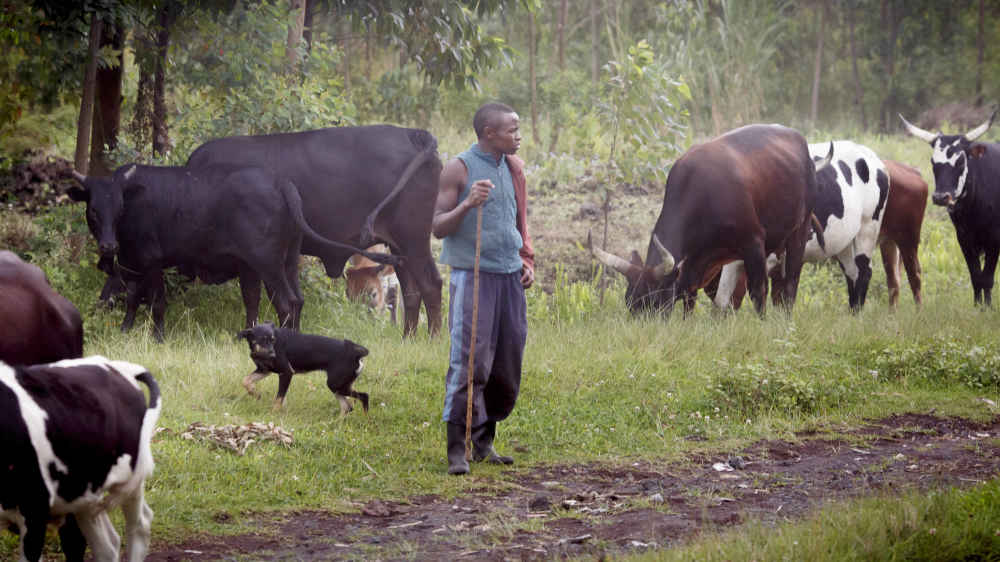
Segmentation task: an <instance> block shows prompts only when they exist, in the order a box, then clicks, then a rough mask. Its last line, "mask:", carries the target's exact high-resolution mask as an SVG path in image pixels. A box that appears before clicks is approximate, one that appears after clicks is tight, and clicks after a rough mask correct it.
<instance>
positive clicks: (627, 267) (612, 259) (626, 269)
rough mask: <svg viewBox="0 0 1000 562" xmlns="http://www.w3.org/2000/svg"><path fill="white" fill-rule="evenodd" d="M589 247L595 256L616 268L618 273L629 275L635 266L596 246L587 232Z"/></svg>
mask: <svg viewBox="0 0 1000 562" xmlns="http://www.w3.org/2000/svg"><path fill="white" fill-rule="evenodd" d="M587 247H588V248H590V253H591V254H593V255H594V257H595V258H597V260H598V261H599V262H601V263H603V264H604V265H606V266H608V267H610V268H611V269H614V270H615V271H617V272H618V273H621V274H622V275H624V276H626V277H628V276H629V275H630V273H631V271H632V268H633V267H634V266H633V265H632V264H631V263H629V262H628V260H626V259H624V258H620V257H618V256H616V255H614V254H611V253H608V252H605V251H604V250H602V249H600V248H596V247H594V245H593V243H591V241H590V233H589V232H588V233H587Z"/></svg>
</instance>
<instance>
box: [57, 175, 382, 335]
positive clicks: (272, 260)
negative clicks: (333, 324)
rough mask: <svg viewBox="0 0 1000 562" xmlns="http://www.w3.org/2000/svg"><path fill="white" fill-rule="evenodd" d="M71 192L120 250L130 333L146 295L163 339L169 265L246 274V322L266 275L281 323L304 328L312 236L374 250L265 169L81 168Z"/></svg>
mask: <svg viewBox="0 0 1000 562" xmlns="http://www.w3.org/2000/svg"><path fill="white" fill-rule="evenodd" d="M76 178H77V180H78V181H79V182H80V184H81V185H82V186H83V187H82V188H73V189H71V190H69V192H68V193H69V195H70V197H71V198H73V199H74V200H76V201H85V202H86V203H87V225H88V226H89V227H90V231H91V233H92V234H93V235H94V237H95V238H96V239H97V244H98V249H99V251H100V254H101V260H102V261H112V260H114V259H115V257H116V256H117V259H118V266H119V269H120V271H121V273H122V276H123V277H124V278H125V280H126V281H135V282H137V283H138V287H137V288H136V289H135V290H130V291H129V295H128V299H127V301H128V307H127V310H126V313H125V319H124V321H123V322H122V330H123V331H126V330H128V329H129V328H131V326H132V323H133V322H134V320H135V313H136V310H137V308H138V305H139V299H140V297H142V296H144V295H145V296H148V297H149V299H150V301H151V302H152V308H153V321H154V334H155V336H156V339H157V340H159V341H162V339H163V316H164V313H165V311H166V296H165V291H164V286H163V273H162V272H163V269H164V268H167V267H171V266H179V269H180V270H181V271H182V272H184V273H187V274H190V275H195V274H196V275H197V276H198V277H199V278H200V279H202V280H203V281H205V282H208V283H221V282H223V281H226V280H228V279H232V278H233V277H237V276H238V277H239V280H240V290H241V292H242V293H243V304H244V306H245V307H246V312H247V320H246V322H247V326H248V327H249V326H252V325H254V324H255V323H256V321H257V314H258V306H259V301H260V282H261V281H263V282H264V284H265V285H266V286H267V287H268V289H269V292H270V293H272V298H273V300H274V304H275V309H276V311H277V313H278V318H279V319H280V321H281V322H282V324H286V325H289V326H291V327H292V328H294V329H298V326H299V314H300V311H301V308H302V292H301V290H300V289H299V277H298V261H299V248H300V245H301V243H302V239H303V236H305V238H306V239H307V240H311V241H312V242H313V244H315V245H316V246H317V247H327V248H330V249H331V250H339V251H357V252H359V253H362V254H365V255H366V256H367V257H369V258H371V259H374V260H376V261H387V262H390V263H395V259H394V258H392V257H391V256H385V255H379V254H372V253H369V252H364V251H362V250H358V249H357V248H352V247H350V246H346V245H343V244H340V243H338V242H331V241H329V240H325V239H323V238H322V237H321V236H319V235H318V234H316V233H315V232H313V230H312V229H311V228H310V227H309V224H308V223H307V222H305V219H304V218H303V215H302V202H301V200H300V199H299V196H298V191H297V190H296V189H295V187H294V186H293V185H291V184H290V183H289V182H288V181H287V180H284V179H279V178H276V177H275V176H274V175H273V174H272V173H271V172H269V171H268V170H265V169H263V168H251V167H239V166H232V165H215V166H204V167H202V168H198V169H191V168H184V167H164V166H137V165H135V164H127V165H125V166H121V167H120V168H118V169H117V170H115V172H114V175H113V176H112V177H111V178H110V179H109V178H88V177H86V176H82V175H80V174H76Z"/></svg>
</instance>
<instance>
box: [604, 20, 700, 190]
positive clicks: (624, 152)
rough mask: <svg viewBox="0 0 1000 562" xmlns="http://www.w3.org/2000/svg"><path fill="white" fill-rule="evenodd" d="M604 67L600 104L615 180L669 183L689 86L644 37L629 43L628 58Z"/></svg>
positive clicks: (683, 127)
mask: <svg viewBox="0 0 1000 562" xmlns="http://www.w3.org/2000/svg"><path fill="white" fill-rule="evenodd" d="M605 71H606V72H607V79H606V81H605V83H604V87H605V95H604V98H603V99H602V100H601V101H600V102H599V103H598V108H599V113H600V115H601V117H602V119H603V121H604V122H605V123H606V124H607V126H608V127H609V128H610V129H611V138H612V141H611V153H610V155H609V157H608V160H609V162H610V164H611V171H610V176H611V179H612V180H614V181H615V182H616V183H617V182H620V181H625V182H630V183H636V182H637V180H638V179H639V178H641V179H642V181H648V180H649V179H651V178H656V179H657V180H660V181H666V179H667V166H666V163H667V162H668V159H669V158H670V157H671V156H673V155H675V154H679V153H680V152H681V151H682V150H683V148H682V146H681V143H682V141H684V140H686V138H685V133H686V129H687V110H686V109H685V108H684V102H685V101H688V100H690V99H691V93H690V91H689V90H688V87H687V85H686V84H684V82H682V81H679V80H675V79H672V78H670V77H669V74H668V72H667V69H666V67H665V66H664V65H663V64H662V63H658V62H657V61H656V56H655V53H654V51H653V49H652V47H651V46H650V45H649V43H647V42H646V41H645V40H642V41H639V42H638V43H637V44H635V45H633V46H631V47H629V48H628V53H627V55H626V56H625V58H624V60H621V61H611V62H609V63H608V64H607V66H605ZM619 142H621V143H622V145H623V146H621V147H620V148H619V147H618V143H619Z"/></svg>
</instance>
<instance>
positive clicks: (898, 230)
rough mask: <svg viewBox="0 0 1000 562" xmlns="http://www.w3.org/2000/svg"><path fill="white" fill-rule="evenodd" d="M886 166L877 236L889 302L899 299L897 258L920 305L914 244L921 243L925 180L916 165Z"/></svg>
mask: <svg viewBox="0 0 1000 562" xmlns="http://www.w3.org/2000/svg"><path fill="white" fill-rule="evenodd" d="M885 167H886V169H887V170H888V171H889V185H890V186H891V188H890V189H889V201H888V202H886V204H885V216H884V217H882V231H881V232H880V233H879V237H878V238H879V246H880V248H881V250H882V265H884V266H885V279H886V285H887V287H888V289H889V306H890V307H893V308H895V307H896V303H897V302H898V301H899V262H900V258H902V262H903V267H905V268H906V278H907V279H909V281H910V291H912V292H913V300H914V301H915V302H916V303H917V304H918V305H919V304H920V303H921V300H922V299H921V295H920V260H919V259H918V258H917V247H918V246H920V228H921V226H922V225H923V223H924V211H925V210H926V209H927V182H925V181H924V179H923V178H922V177H920V172H919V171H918V170H917V169H916V168H913V167H911V166H907V165H906V164H901V163H899V162H894V161H892V160H885Z"/></svg>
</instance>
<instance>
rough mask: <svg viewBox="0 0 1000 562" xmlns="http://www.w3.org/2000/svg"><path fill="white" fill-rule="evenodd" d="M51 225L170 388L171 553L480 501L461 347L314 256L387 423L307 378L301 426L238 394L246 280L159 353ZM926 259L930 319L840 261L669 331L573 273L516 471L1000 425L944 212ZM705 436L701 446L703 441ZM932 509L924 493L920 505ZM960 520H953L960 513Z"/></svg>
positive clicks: (198, 305) (327, 305) (330, 315)
mask: <svg viewBox="0 0 1000 562" xmlns="http://www.w3.org/2000/svg"><path fill="white" fill-rule="evenodd" d="M811 140H812V139H811ZM860 142H862V143H864V144H867V145H868V146H870V147H872V148H873V149H875V150H876V152H878V153H880V154H882V155H884V156H886V157H889V158H893V159H897V160H901V161H903V162H908V163H911V164H914V165H918V166H919V167H920V168H921V169H922V171H923V173H924V178H925V179H926V180H928V182H929V183H931V184H932V186H933V181H932V180H931V175H930V173H929V162H928V160H929V152H930V151H929V148H927V147H926V145H925V144H924V143H921V142H919V141H916V140H915V139H912V138H902V137H899V138H896V137H893V138H867V139H861V141H860ZM528 152H529V154H530V152H531V149H530V147H529V150H528ZM555 199H556V198H555V197H553V198H552V199H551V200H550V199H549V198H547V197H536V198H535V200H534V201H533V204H534V205H535V206H544V205H547V204H558V203H557V202H556V200H555ZM62 212H76V213H80V214H82V210H81V209H71V210H69V211H62ZM37 222H39V221H37V220H36V223H37ZM42 222H44V220H43V221H42ZM53 223H55V224H58V223H60V221H58V220H51V219H50V220H49V223H46V224H45V226H44V228H45V229H46V230H44V232H46V233H48V234H46V235H45V236H47V237H53V238H56V239H57V242H56V243H54V244H52V245H51V249H50V250H49V251H48V253H45V254H39V255H37V256H36V258H37V260H36V261H38V262H40V263H41V264H42V265H43V266H45V267H46V269H47V271H49V274H50V277H51V278H52V279H53V283H54V284H55V285H56V286H57V288H58V289H59V290H60V291H61V292H63V293H64V294H67V295H69V296H70V298H71V299H72V300H74V302H75V303H76V304H77V305H78V307H79V308H80V309H81V311H82V312H83V314H84V316H85V319H86V321H85V326H86V352H87V353H88V354H102V355H106V356H108V357H112V358H117V359H125V360H129V361H133V362H136V363H140V364H142V365H145V366H146V367H147V368H149V369H150V370H151V371H152V372H153V374H154V375H155V376H156V378H157V380H158V382H159V384H160V387H161V389H162V392H163V396H164V403H165V406H164V410H163V415H162V417H161V419H160V425H161V426H162V427H163V428H164V431H162V432H160V433H158V434H157V436H156V438H155V441H154V444H153V451H154V456H155V458H156V463H157V466H156V473H155V474H154V476H153V477H152V479H151V480H149V481H148V482H147V485H146V489H147V498H148V501H149V504H150V506H151V507H152V508H153V510H154V511H155V513H156V515H155V520H154V529H153V533H154V540H155V541H164V540H167V541H173V540H179V539H181V538H183V537H185V536H187V535H190V534H191V533H194V532H207V533H239V532H242V531H247V530H248V528H247V527H245V525H246V523H243V522H242V518H239V517H233V518H223V517H218V515H219V514H221V513H226V514H233V515H235V514H239V513H244V512H260V511H272V510H279V511H280V510H293V509H300V508H320V509H328V510H334V511H337V510H351V509H354V507H352V506H351V504H350V502H351V501H354V500H362V501H363V500H366V499H370V498H381V499H399V500H401V499H405V498H406V497H409V496H412V495H418V494H440V495H443V496H450V495H454V494H459V493H461V492H462V490H463V487H464V486H465V485H466V482H465V481H464V480H463V479H460V478H450V477H447V476H446V475H445V468H446V462H445V456H444V428H443V424H442V422H441V421H440V414H441V407H442V402H443V398H444V385H443V379H444V375H445V370H446V367H447V364H446V362H447V353H448V347H447V346H448V342H447V340H446V338H443V337H439V338H435V339H430V338H428V337H427V335H426V323H425V322H422V324H421V331H420V333H419V335H418V336H417V337H415V338H412V339H408V340H405V341H404V340H402V334H401V329H400V328H399V327H398V326H393V325H391V324H389V323H388V322H387V321H386V320H385V319H382V318H372V317H371V316H370V315H369V314H368V313H367V312H366V311H365V310H364V309H363V308H362V307H361V306H360V305H356V304H353V303H348V302H346V301H345V300H344V299H343V296H342V295H343V287H342V281H331V280H329V279H327V278H326V277H324V276H323V275H322V269H321V267H319V266H318V265H317V264H316V262H315V261H314V260H313V259H312V258H309V259H308V260H307V263H306V266H305V268H304V273H303V280H304V286H305V287H304V288H305V292H306V307H305V310H304V317H303V323H302V329H303V331H305V332H311V333H320V334H325V335H330V336H334V337H339V338H344V337H347V338H350V339H352V340H354V341H357V342H359V343H361V344H363V345H365V346H366V347H368V348H369V349H370V350H371V355H370V357H369V358H368V361H367V362H366V367H365V370H364V372H363V373H362V374H361V377H360V378H359V379H358V381H357V383H356V384H355V388H356V389H358V390H362V391H365V392H368V393H369V394H370V396H371V401H372V402H371V404H372V408H371V412H370V413H369V414H368V415H365V414H364V413H362V412H361V410H360V408H357V409H356V410H355V411H354V412H353V413H351V414H349V415H347V416H344V417H341V416H340V415H339V408H338V405H337V401H336V400H335V398H334V397H333V395H332V394H330V392H329V391H328V390H327V389H326V386H325V381H324V377H323V375H322V374H321V373H313V374H307V375H298V376H296V377H295V379H294V380H293V382H292V385H291V389H290V392H289V394H288V397H287V400H286V404H285V408H284V410H283V411H281V412H272V411H271V399H272V398H273V396H274V393H275V391H276V387H277V379H276V377H270V378H268V379H265V380H264V381H262V382H261V383H259V384H258V389H259V390H260V391H261V392H262V394H263V395H264V399H263V400H259V401H258V400H255V399H253V398H251V397H249V396H248V395H247V393H246V392H245V391H244V389H243V388H242V387H241V386H240V381H241V380H242V378H243V376H245V375H246V374H247V373H249V372H250V371H252V370H253V364H252V362H251V361H250V358H249V354H248V351H247V347H246V344H245V342H242V341H240V342H237V341H235V340H234V335H235V333H236V332H237V331H238V330H239V329H240V328H242V325H243V309H242V303H241V301H240V297H239V291H238V289H237V288H236V285H235V283H230V284H226V285H222V286H202V285H193V286H190V288H188V289H187V290H184V291H173V292H172V293H171V301H170V305H169V308H168V314H167V320H166V343H164V344H162V345H161V344H156V343H155V342H154V341H153V339H152V337H151V335H150V327H151V321H150V320H149V318H148V316H144V315H140V319H139V321H138V322H137V325H136V329H134V330H133V331H132V332H131V333H128V334H121V333H120V332H119V331H118V324H119V323H120V321H121V317H122V314H123V311H122V310H121V309H120V308H119V309H117V310H112V311H104V310H102V309H99V308H98V307H97V304H96V296H97V293H98V291H99V289H100V283H101V278H100V276H99V275H98V274H97V273H96V272H95V271H94V270H93V268H92V266H91V265H90V263H91V262H90V261H88V259H89V258H86V257H84V258H82V259H80V265H66V264H65V263H60V262H59V261H58V260H59V259H61V258H60V256H65V255H66V252H67V251H68V250H66V247H67V244H65V243H63V242H59V241H58V240H61V239H60V238H59V237H60V236H66V235H67V234H66V232H64V231H59V232H52V231H51V230H47V229H49V228H51V224H53ZM648 228H651V225H648V226H647V232H648ZM60 232H61V233H60ZM91 244H92V243H91ZM637 244H638V245H644V244H645V242H641V243H638V242H637ZM920 258H921V261H922V265H923V271H924V301H925V305H924V306H923V307H922V308H920V309H918V308H916V307H915V306H914V304H913V300H912V298H911V297H910V294H909V288H908V285H907V284H905V282H904V286H903V289H902V292H901V298H900V306H899V309H898V310H897V311H895V312H893V313H890V312H889V311H888V306H887V303H886V291H885V275H884V272H883V270H882V266H881V263H880V262H879V261H878V258H876V264H875V266H874V268H875V274H874V278H873V283H872V287H871V289H870V291H869V300H868V304H867V305H866V307H865V309H864V310H863V311H862V312H861V313H859V314H851V313H849V312H848V310H847V306H846V289H845V288H844V282H843V279H842V276H841V274H840V271H839V268H837V267H836V266H835V265H834V264H832V263H831V264H827V265H822V266H813V265H807V266H806V268H805V270H804V271H803V274H802V285H801V287H800V292H799V297H800V298H799V301H798V303H797V305H796V306H795V308H794V310H793V311H792V312H791V313H785V312H783V311H780V310H774V309H770V310H769V311H768V313H767V315H766V317H765V318H763V319H761V318H758V317H757V316H756V315H755V314H753V312H752V307H749V306H745V307H744V308H743V309H742V310H740V311H739V312H737V313H736V314H733V315H729V316H724V315H719V314H717V313H714V312H713V311H712V310H711V308H710V306H708V301H707V300H706V299H704V298H703V297H702V298H701V300H700V301H699V306H698V307H697V309H696V310H695V312H694V314H693V315H691V316H690V317H689V318H686V319H684V318H682V317H681V314H679V311H677V313H675V314H674V315H672V316H671V317H670V318H669V319H662V318H634V317H631V316H630V315H629V314H628V313H627V312H626V311H625V309H624V305H623V302H622V298H623V297H622V295H623V290H624V286H623V283H622V281H621V279H616V280H615V283H614V284H613V285H612V287H611V289H610V290H609V291H608V292H607V293H606V294H605V295H604V299H603V303H602V302H601V299H600V298H599V296H598V290H597V288H596V284H595V283H593V282H592V281H587V280H583V281H572V280H570V279H566V278H562V279H560V281H559V282H557V283H555V284H553V285H552V286H548V287H537V288H535V289H532V290H531V291H530V292H529V293H530V294H529V337H528V346H527V350H526V357H525V362H524V376H523V383H522V392H521V396H520V399H519V402H518V405H517V408H516V409H515V411H514V413H513V415H512V416H511V417H510V418H509V419H508V420H507V421H505V422H503V423H502V424H501V426H500V433H499V437H498V448H500V449H502V450H504V451H506V450H509V449H510V448H512V447H514V446H517V447H518V449H519V450H522V451H526V452H521V453H519V454H518V455H517V456H518V459H519V461H520V462H519V464H518V468H519V469H530V467H531V466H532V464H535V463H573V462H585V461H591V460H602V461H608V462H626V461H630V460H634V459H649V458H655V459H676V460H683V459H684V458H686V456H687V455H690V454H691V453H693V452H696V451H711V450H721V449H727V450H728V449H733V448H736V447H739V446H740V445H741V444H747V443H749V442H752V441H755V440H758V439H770V438H778V437H787V436H789V435H791V433H792V432H793V431H795V430H797V429H801V428H804V427H811V426H816V425H819V424H825V423H833V422H837V423H839V422H845V423H847V424H852V423H857V422H859V421H860V420H862V419H863V418H868V417H879V416H885V415H888V414H890V413H894V412H904V411H920V412H924V411H928V410H931V409H932V408H934V409H936V411H937V413H938V414H939V415H960V416H965V417H971V418H976V419H989V418H992V417H993V416H995V415H996V413H997V412H995V411H991V409H990V408H989V407H988V406H987V405H986V404H985V403H984V402H982V401H980V400H979V399H980V398H987V399H990V400H993V401H994V402H997V401H1000V345H998V343H997V339H996V336H995V334H996V329H997V327H998V324H1000V320H998V315H997V313H996V311H995V310H984V309H977V308H974V307H973V305H972V291H971V286H970V283H969V280H968V273H967V271H966V268H965V264H964V262H963V261H962V258H961V253H960V251H959V249H958V246H957V243H956V241H955V235H954V229H953V227H952V225H951V224H950V222H949V221H948V219H947V217H946V216H945V214H944V213H943V212H942V211H941V210H940V209H937V208H930V209H929V210H928V215H927V218H926V220H925V223H924V230H923V242H922V245H921V250H920ZM579 259H580V260H587V259H588V258H587V257H586V256H585V255H584V256H581V257H580V258H579ZM539 265H540V268H554V267H555V266H556V264H553V263H551V262H547V261H546V259H545V248H544V247H541V248H539ZM445 287H447V282H446V283H445ZM542 289H545V290H542ZM446 297H447V296H446ZM445 302H447V298H445ZM262 308H263V307H262ZM143 310H144V311H145V309H143ZM263 310H264V313H263V314H264V317H265V318H273V313H272V312H271V311H270V309H268V308H263ZM144 314H145V312H144ZM194 422H202V423H205V424H216V425H223V424H246V423H250V422H273V423H275V424H277V425H279V426H281V427H282V428H284V429H286V430H288V431H290V432H291V433H292V435H293V436H294V443H293V444H292V445H291V446H283V445H279V444H275V443H271V442H262V443H259V444H254V445H251V446H250V447H249V448H248V449H247V451H246V454H245V455H243V456H238V455H236V454H234V453H232V452H230V451H228V450H225V449H222V448H217V447H214V446H211V445H208V444H206V443H203V442H198V441H193V440H187V439H184V438H182V437H181V433H182V432H183V431H184V430H185V429H186V428H187V427H188V426H189V425H190V424H191V423H194ZM692 435H697V436H699V437H701V438H704V440H699V441H697V442H693V441H691V440H690V439H686V438H688V437H690V436H692ZM477 472H478V473H479V474H485V475H488V476H490V475H495V476H496V477H497V478H498V485H500V486H502V485H503V483H502V480H501V479H499V475H500V471H499V469H495V468H490V467H483V468H478V467H477ZM991 486H992V487H989V488H985V489H984V490H985V491H984V492H982V493H984V494H993V495H995V494H996V487H995V483H994V484H993V485H991ZM921 501H923V500H921V499H919V498H915V499H913V498H911V499H910V500H908V502H909V503H908V504H906V505H911V504H913V503H914V502H917V503H919V502H921ZM954 501H955V502H958V503H959V504H961V501H962V500H961V499H956V500H954ZM882 505H883V504H882V503H865V502H861V503H858V504H852V505H851V507H850V509H849V510H848V511H847V512H846V515H844V517H848V518H850V517H851V514H857V517H858V518H860V519H858V520H859V521H865V522H866V523H865V525H866V526H867V527H870V528H871V529H868V528H865V529H858V530H857V531H856V532H857V533H865V534H869V533H877V534H879V535H880V536H882V535H885V536H887V537H890V538H887V539H885V540H887V541H890V542H891V537H892V536H895V535H892V534H891V533H890V531H891V529H889V527H890V526H891V525H890V523H889V522H888V521H887V520H886V518H887V517H888V518H891V517H892V516H891V514H890V512H889V511H887V510H882V509H880V506H882ZM944 505H945V506H946V507H945V508H942V509H944V510H945V512H948V510H949V509H950V508H948V507H947V506H948V505H952V504H947V503H946V504H944ZM900 509H903V510H904V511H905V510H907V509H914V508H911V507H905V506H904V507H901V508H900ZM921 509H922V508H921ZM954 509H959V508H958V507H955V508H954ZM994 514H995V512H994ZM949 517H950V516H948V515H947V513H946V514H945V515H941V522H940V523H939V525H940V526H941V527H947V526H948V525H949V524H951V523H949V521H950V520H949ZM220 521H222V522H220ZM842 524H843V525H850V524H851V523H850V522H844V523H842ZM815 525H817V523H816V522H813V521H806V522H802V523H801V524H799V525H798V526H795V527H792V528H789V529H787V530H782V531H781V532H780V533H774V532H773V530H771V529H769V530H766V531H764V530H761V529H758V528H756V527H753V526H749V527H748V528H746V529H745V530H744V529H742V528H741V529H736V530H733V531H731V534H735V535H738V536H742V537H744V538H743V539H742V540H743V541H744V542H745V544H746V545H747V546H744V547H741V548H743V549H744V550H729V551H721V550H720V552H723V554H720V555H719V556H718V557H717V558H718V559H752V558H756V559H778V558H782V557H786V556H791V555H792V553H795V554H797V553H798V552H799V551H796V550H788V544H790V541H793V540H804V539H795V538H789V537H797V536H803V537H804V536H812V535H814V534H815V533H814V532H813V530H812V526H815ZM939 528H940V527H939ZM772 543H774V544H775V545H777V546H773V547H772V546H769V545H771V544H772ZM780 545H785V546H780ZM693 548H695V549H696V550H685V551H681V552H679V556H680V557H681V558H685V559H703V558H702V554H703V553H704V554H705V557H706V558H707V557H708V553H709V552H714V550H713V549H716V547H715V546H711V545H706V546H704V547H702V548H703V550H697V548H699V547H697V546H695V547H693ZM719 548H721V547H719ZM734 548H736V547H734ZM14 549H16V542H15V541H14V539H13V538H12V536H11V535H5V536H4V537H3V543H0V558H2V557H4V556H6V555H10V554H11V553H13V552H16V550H14ZM768 549H772V550H768ZM823 552H827V555H826V559H830V560H835V559H842V558H839V557H838V556H839V555H838V552H841V551H838V550H827V551H824V550H823V549H822V548H819V549H817V550H814V551H810V553H811V554H809V555H807V556H805V557H804V558H803V557H800V556H797V555H796V556H793V558H797V559H821V558H823V555H822V554H823ZM685 553H687V554H685ZM651 556H652V557H651V558H648V559H659V558H660V556H661V554H656V555H651ZM880 557H881V556H880V555H874V556H872V557H867V556H863V557H862V558H865V559H874V558H880ZM903 558H909V556H903ZM643 559H647V558H643Z"/></svg>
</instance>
